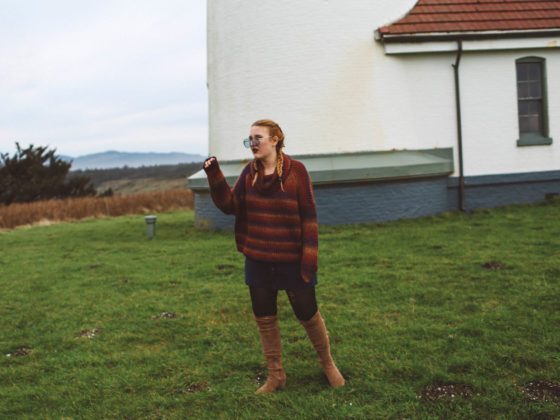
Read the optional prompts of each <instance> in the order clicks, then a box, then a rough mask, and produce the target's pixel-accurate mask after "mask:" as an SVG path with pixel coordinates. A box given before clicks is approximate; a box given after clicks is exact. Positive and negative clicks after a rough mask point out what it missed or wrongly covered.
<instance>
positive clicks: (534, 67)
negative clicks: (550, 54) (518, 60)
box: [529, 63, 541, 80]
mask: <svg viewBox="0 0 560 420" xmlns="http://www.w3.org/2000/svg"><path fill="white" fill-rule="evenodd" d="M529 79H531V80H541V65H540V64H539V63H530V64H529Z"/></svg>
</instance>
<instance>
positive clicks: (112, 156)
mask: <svg viewBox="0 0 560 420" xmlns="http://www.w3.org/2000/svg"><path fill="white" fill-rule="evenodd" d="M61 158H62V159H64V160H65V161H67V162H70V161H71V162H72V170H73V171H76V170H86V169H110V168H122V167H125V166H126V167H130V168H138V167H142V166H156V165H177V164H184V163H192V162H202V161H203V160H204V156H202V155H196V154H189V153H178V152H171V153H151V152H150V153H129V152H117V151H114V150H109V151H107V152H102V153H94V154H90V155H84V156H78V157H71V156H61Z"/></svg>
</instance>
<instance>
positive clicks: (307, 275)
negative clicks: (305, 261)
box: [301, 266, 317, 283]
mask: <svg viewBox="0 0 560 420" xmlns="http://www.w3.org/2000/svg"><path fill="white" fill-rule="evenodd" d="M316 272H317V270H316V269H315V268H311V267H303V266H302V267H301V277H302V278H303V280H304V281H305V282H306V283H309V282H310V281H311V280H312V279H313V276H314V275H315V273H316Z"/></svg>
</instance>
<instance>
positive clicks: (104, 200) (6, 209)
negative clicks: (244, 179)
mask: <svg viewBox="0 0 560 420" xmlns="http://www.w3.org/2000/svg"><path fill="white" fill-rule="evenodd" d="M193 206H194V196H193V193H192V191H191V190H189V189H173V190H165V191H152V192H142V193H138V194H130V195H115V196H112V197H83V198H69V199H64V200H46V201H37V202H34V203H16V204H11V205H9V206H1V205H0V229H12V228H15V227H18V226H26V225H27V226H30V225H35V224H40V223H47V222H61V221H67V220H80V219H84V218H98V217H114V216H122V215H125V214H142V213H152V212H153V213H155V212H163V211H169V210H180V209H192V208H193Z"/></svg>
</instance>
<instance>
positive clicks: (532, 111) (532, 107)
mask: <svg viewBox="0 0 560 420" xmlns="http://www.w3.org/2000/svg"><path fill="white" fill-rule="evenodd" d="M527 104H528V105H529V112H527V114H529V115H539V114H540V112H541V103H540V102H539V101H527Z"/></svg>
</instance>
